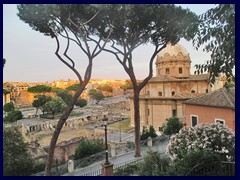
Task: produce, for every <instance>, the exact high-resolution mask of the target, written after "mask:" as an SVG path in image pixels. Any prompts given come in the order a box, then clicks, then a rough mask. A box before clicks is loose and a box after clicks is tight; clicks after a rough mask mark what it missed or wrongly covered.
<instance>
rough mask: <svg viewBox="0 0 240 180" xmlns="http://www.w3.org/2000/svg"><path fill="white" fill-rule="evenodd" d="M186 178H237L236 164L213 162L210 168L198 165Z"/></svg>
mask: <svg viewBox="0 0 240 180" xmlns="http://www.w3.org/2000/svg"><path fill="white" fill-rule="evenodd" d="M186 176H235V162H226V161H222V162H213V163H212V164H211V165H209V166H204V165H203V164H198V165H196V166H194V167H193V168H192V170H190V171H189V172H188V173H187V174H186Z"/></svg>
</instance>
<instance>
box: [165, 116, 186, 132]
mask: <svg viewBox="0 0 240 180" xmlns="http://www.w3.org/2000/svg"><path fill="white" fill-rule="evenodd" d="M166 121H167V123H165V124H164V125H163V126H162V127H161V132H162V133H163V134H166V135H172V134H175V133H178V132H179V130H180V129H182V127H183V125H182V123H181V122H180V121H179V118H177V117H171V118H169V119H167V120H166Z"/></svg>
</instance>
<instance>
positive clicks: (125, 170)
mask: <svg viewBox="0 0 240 180" xmlns="http://www.w3.org/2000/svg"><path fill="white" fill-rule="evenodd" d="M137 169H138V164H128V165H125V166H122V167H119V168H117V169H116V171H115V172H114V173H113V174H114V176H129V175H132V174H134V173H136V171H137Z"/></svg>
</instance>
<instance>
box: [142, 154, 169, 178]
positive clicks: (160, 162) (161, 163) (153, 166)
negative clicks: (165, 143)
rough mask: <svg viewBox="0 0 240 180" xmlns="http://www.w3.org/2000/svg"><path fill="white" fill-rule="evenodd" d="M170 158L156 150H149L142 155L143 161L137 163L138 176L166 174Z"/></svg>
mask: <svg viewBox="0 0 240 180" xmlns="http://www.w3.org/2000/svg"><path fill="white" fill-rule="evenodd" d="M169 165H170V159H169V158H168V157H164V156H162V155H160V154H159V153H158V152H153V151H149V152H148V154H147V155H146V156H145V157H144V162H142V163H140V164H139V168H138V174H139V175H140V176H163V175H167V174H166V173H167V169H168V167H169Z"/></svg>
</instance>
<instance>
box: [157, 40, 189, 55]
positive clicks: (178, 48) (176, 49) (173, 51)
mask: <svg viewBox="0 0 240 180" xmlns="http://www.w3.org/2000/svg"><path fill="white" fill-rule="evenodd" d="M179 54H182V55H183V56H188V55H189V54H188V52H187V50H186V49H185V48H184V47H183V46H182V45H180V44H175V45H172V44H171V43H168V44H167V46H166V47H165V48H164V49H163V50H161V51H160V52H159V53H158V57H164V56H165V55H170V56H178V55H179Z"/></svg>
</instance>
